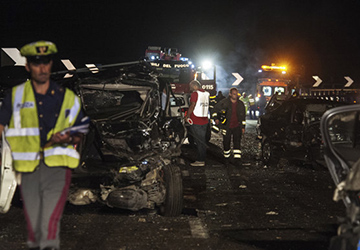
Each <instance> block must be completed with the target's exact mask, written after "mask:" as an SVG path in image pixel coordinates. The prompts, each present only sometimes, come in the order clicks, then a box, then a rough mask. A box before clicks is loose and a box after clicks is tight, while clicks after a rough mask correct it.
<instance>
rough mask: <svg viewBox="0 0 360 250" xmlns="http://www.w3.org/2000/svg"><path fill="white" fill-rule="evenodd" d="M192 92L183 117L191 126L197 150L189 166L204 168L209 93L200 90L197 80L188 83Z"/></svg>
mask: <svg viewBox="0 0 360 250" xmlns="http://www.w3.org/2000/svg"><path fill="white" fill-rule="evenodd" d="M189 86H190V90H191V91H192V94H191V97H190V106H189V109H188V112H187V114H186V116H185V120H186V121H187V122H188V123H189V124H191V127H190V131H191V133H192V135H193V137H194V141H195V144H196V148H197V158H196V161H195V162H192V163H191V164H190V165H191V166H194V167H204V166H205V158H206V148H207V142H206V130H207V127H208V124H209V118H208V114H209V96H210V94H209V92H207V91H205V90H203V89H202V88H201V84H200V82H199V81H197V80H193V81H191V82H190V83H189Z"/></svg>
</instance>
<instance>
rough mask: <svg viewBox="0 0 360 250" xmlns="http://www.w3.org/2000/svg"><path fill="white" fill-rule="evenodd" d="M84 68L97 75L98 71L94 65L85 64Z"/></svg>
mask: <svg viewBox="0 0 360 250" xmlns="http://www.w3.org/2000/svg"><path fill="white" fill-rule="evenodd" d="M85 66H86V67H88V69H89V70H90V71H91V72H92V73H93V74H95V73H99V69H98V68H97V67H96V65H95V64H85Z"/></svg>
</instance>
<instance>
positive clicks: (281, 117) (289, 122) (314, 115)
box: [258, 97, 345, 167]
mask: <svg viewBox="0 0 360 250" xmlns="http://www.w3.org/2000/svg"><path fill="white" fill-rule="evenodd" d="M341 105H345V103H341V102H334V101H330V100H321V99H311V98H305V97H298V98H288V99H286V100H283V101H282V102H281V104H279V106H278V107H276V108H273V109H271V110H270V111H269V112H267V113H266V114H264V115H263V116H261V117H260V118H259V121H258V127H259V128H258V131H260V132H259V133H260V137H261V148H262V160H263V162H264V164H267V165H276V164H277V163H278V161H279V159H280V158H287V159H288V160H293V161H297V162H299V161H300V162H302V163H305V164H311V165H313V166H314V167H315V166H317V165H318V164H323V157H322V139H321V134H320V118H321V116H322V115H323V113H324V112H325V111H326V110H328V109H331V108H334V107H337V106H341Z"/></svg>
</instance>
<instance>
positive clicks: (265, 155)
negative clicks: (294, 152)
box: [261, 138, 279, 165]
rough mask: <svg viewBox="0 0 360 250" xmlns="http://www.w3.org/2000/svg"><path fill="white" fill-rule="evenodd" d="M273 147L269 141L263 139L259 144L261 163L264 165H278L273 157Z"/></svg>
mask: <svg viewBox="0 0 360 250" xmlns="http://www.w3.org/2000/svg"><path fill="white" fill-rule="evenodd" d="M274 153H275V147H274V146H273V145H272V144H271V142H270V140H269V139H267V138H264V139H263V141H262V143H261V154H262V161H263V163H264V164H265V165H275V164H277V163H278V161H279V160H278V158H277V157H276V156H275V154H274Z"/></svg>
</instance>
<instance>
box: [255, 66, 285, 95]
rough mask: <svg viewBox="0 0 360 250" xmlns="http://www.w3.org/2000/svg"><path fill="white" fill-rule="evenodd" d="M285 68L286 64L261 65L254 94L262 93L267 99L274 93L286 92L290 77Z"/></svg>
mask: <svg viewBox="0 0 360 250" xmlns="http://www.w3.org/2000/svg"><path fill="white" fill-rule="evenodd" d="M286 70H287V68H286V66H277V65H275V64H271V65H262V66H261V69H260V70H259V71H258V78H257V85H256V96H257V97H258V98H260V96H261V95H264V96H265V97H266V100H267V101H269V100H270V98H271V96H272V95H273V94H275V93H281V94H285V95H286V94H288V92H289V89H288V85H289V83H290V79H289V77H288V74H287V71H286Z"/></svg>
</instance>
